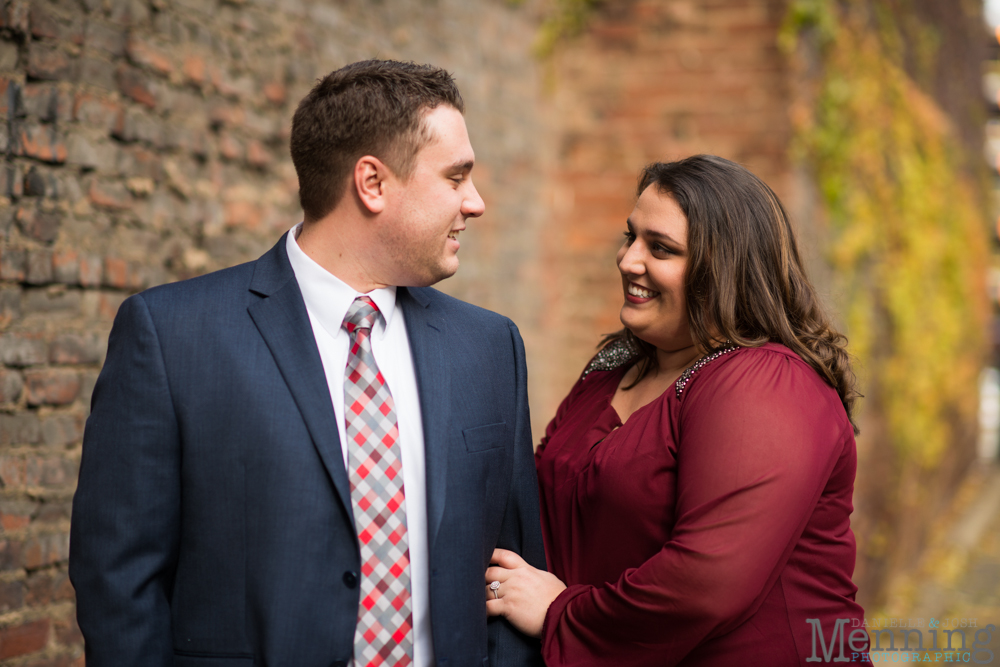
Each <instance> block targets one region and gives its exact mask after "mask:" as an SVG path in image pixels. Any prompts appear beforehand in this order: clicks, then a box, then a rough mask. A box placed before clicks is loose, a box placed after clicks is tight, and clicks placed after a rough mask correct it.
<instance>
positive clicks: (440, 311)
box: [405, 287, 514, 328]
mask: <svg viewBox="0 0 1000 667" xmlns="http://www.w3.org/2000/svg"><path fill="white" fill-rule="evenodd" d="M405 289H406V291H407V292H409V294H410V296H411V297H412V298H413V299H414V300H415V301H417V303H419V304H420V305H422V306H425V307H429V308H433V309H434V310H435V311H436V314H437V315H439V316H441V317H444V318H446V319H447V320H448V322H449V323H455V324H468V325H472V326H485V327H505V328H506V327H508V326H513V324H514V323H513V322H511V320H510V318H508V317H506V316H504V315H501V314H500V313H495V312H493V311H492V310H487V309H486V308H483V307H481V306H476V305H474V304H471V303H468V302H467V301H462V300H461V299H458V298H455V297H453V296H450V295H448V294H445V293H444V292H441V291H440V290H437V289H435V288H433V287H407V288H405Z"/></svg>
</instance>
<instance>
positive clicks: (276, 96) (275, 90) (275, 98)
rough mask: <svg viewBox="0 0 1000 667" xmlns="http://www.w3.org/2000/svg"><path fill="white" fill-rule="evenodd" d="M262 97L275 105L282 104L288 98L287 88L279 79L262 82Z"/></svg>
mask: <svg viewBox="0 0 1000 667" xmlns="http://www.w3.org/2000/svg"><path fill="white" fill-rule="evenodd" d="M263 92H264V97H265V98H266V99H267V101H268V102H270V103H271V104H273V105H275V106H284V104H285V102H286V101H287V100H288V89H287V88H285V84H284V83H282V82H280V81H271V82H270V83H267V84H264V91H263Z"/></svg>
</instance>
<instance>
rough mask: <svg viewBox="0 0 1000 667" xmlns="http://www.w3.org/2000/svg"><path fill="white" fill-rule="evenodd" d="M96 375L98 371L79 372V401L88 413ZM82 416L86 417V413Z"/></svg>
mask: <svg viewBox="0 0 1000 667" xmlns="http://www.w3.org/2000/svg"><path fill="white" fill-rule="evenodd" d="M98 375H99V372H98V371H86V370H85V371H81V372H80V402H81V403H83V405H84V406H85V407H86V410H87V413H88V414H89V412H90V401H91V398H92V397H93V395H94V385H95V384H97V377H98ZM84 417H86V415H84Z"/></svg>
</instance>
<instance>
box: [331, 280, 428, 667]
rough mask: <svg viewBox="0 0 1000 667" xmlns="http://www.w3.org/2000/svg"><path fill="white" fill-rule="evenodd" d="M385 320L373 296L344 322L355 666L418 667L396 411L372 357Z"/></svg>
mask: <svg viewBox="0 0 1000 667" xmlns="http://www.w3.org/2000/svg"><path fill="white" fill-rule="evenodd" d="M379 314H380V313H379V311H378V308H377V307H376V306H375V304H374V303H372V300H371V299H370V298H368V297H366V296H359V297H358V298H357V299H355V300H354V303H352V304H351V307H350V308H349V309H348V310H347V316H346V317H344V328H345V329H346V330H347V333H348V334H350V336H351V351H350V354H348V356H347V369H346V370H345V372H344V419H345V421H346V423H347V442H348V452H349V455H348V474H349V477H350V480H351V504H352V505H353V506H354V525H355V528H356V529H357V531H358V543H359V544H360V545H361V604H360V606H359V607H358V625H357V630H356V631H355V633H354V662H355V664H356V665H357V666H358V667H369V666H370V667H377V666H381V665H385V666H387V667H397V666H399V667H404V666H405V665H409V664H411V663H412V662H413V631H412V625H413V621H412V616H411V610H410V550H409V546H408V545H409V539H408V538H407V534H406V503H405V502H404V494H403V462H402V459H401V456H400V451H399V429H398V428H397V426H396V410H395V407H394V405H393V401H392V395H391V394H390V393H389V388H388V387H387V386H386V384H385V379H384V378H383V377H382V373H381V372H379V369H378V366H377V365H376V364H375V357H374V356H372V346H371V331H372V326H373V325H374V324H375V320H376V318H377V317H378V316H379Z"/></svg>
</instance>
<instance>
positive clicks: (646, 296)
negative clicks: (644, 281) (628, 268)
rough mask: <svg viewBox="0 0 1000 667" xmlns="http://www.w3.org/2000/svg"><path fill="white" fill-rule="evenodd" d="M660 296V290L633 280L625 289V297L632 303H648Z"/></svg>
mask: <svg viewBox="0 0 1000 667" xmlns="http://www.w3.org/2000/svg"><path fill="white" fill-rule="evenodd" d="M658 296H660V293H659V292H657V291H655V290H651V289H648V288H646V287H642V286H641V285H636V284H635V283H633V282H629V284H628V288H627V289H626V290H625V298H626V299H627V300H628V301H631V302H632V303H646V302H648V301H652V300H653V299H655V298H656V297H658Z"/></svg>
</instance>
